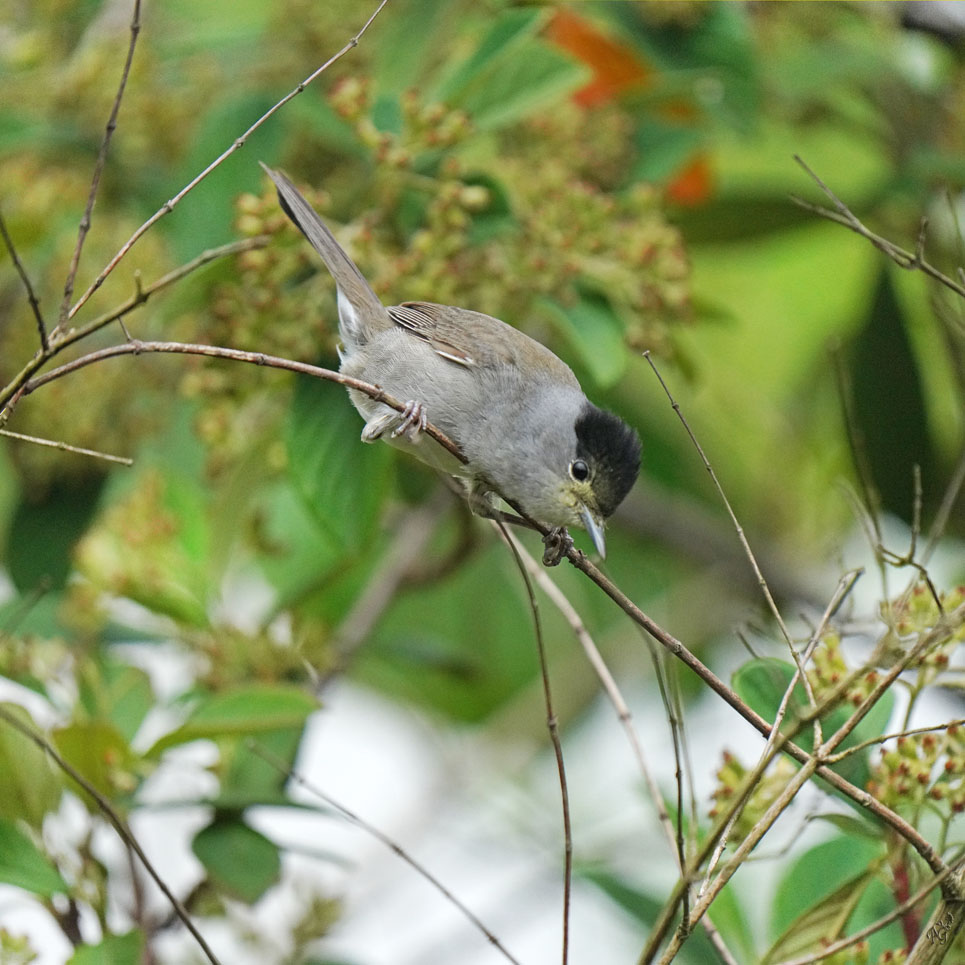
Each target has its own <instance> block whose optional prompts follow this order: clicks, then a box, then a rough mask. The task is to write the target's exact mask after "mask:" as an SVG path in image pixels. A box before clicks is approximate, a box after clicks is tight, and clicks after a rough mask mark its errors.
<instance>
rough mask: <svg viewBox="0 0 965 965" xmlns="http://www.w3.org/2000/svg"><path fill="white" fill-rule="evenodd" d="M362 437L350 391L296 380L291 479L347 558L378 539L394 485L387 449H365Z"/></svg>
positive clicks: (290, 422) (291, 416)
mask: <svg viewBox="0 0 965 965" xmlns="http://www.w3.org/2000/svg"><path fill="white" fill-rule="evenodd" d="M403 401H404V400H403ZM361 431H362V421H361V419H360V417H359V415H358V413H357V412H356V411H355V409H354V407H353V406H352V405H351V403H350V402H349V400H348V399H347V398H346V395H345V389H343V388H342V387H341V386H339V385H336V384H335V383H333V382H325V381H323V380H321V379H312V378H308V377H307V376H306V377H299V378H298V379H297V381H296V383H295V394H294V397H293V398H292V405H291V410H290V414H289V418H288V424H287V426H286V432H285V441H286V444H287V446H288V456H289V466H290V478H291V479H292V481H293V483H294V485H295V487H296V489H297V491H298V493H299V494H300V495H301V497H302V499H303V500H304V503H305V506H306V507H307V508H308V510H309V512H310V513H312V515H313V516H314V518H315V519H316V520H317V522H318V523H319V525H320V526H321V527H322V529H323V530H324V532H325V533H327V534H328V536H329V539H330V540H331V541H332V542H333V543H334V544H335V545H337V546H339V547H341V548H342V550H343V551H348V552H357V551H358V550H359V549H360V548H361V547H362V546H363V545H364V544H365V543H366V542H367V541H368V540H370V539H371V538H372V537H373V535H374V533H375V529H376V525H377V523H378V520H379V510H380V509H381V506H382V502H383V500H384V498H385V496H386V494H387V489H388V484H389V482H390V478H389V475H388V473H387V472H386V467H387V465H388V462H389V459H390V453H389V451H388V449H387V447H386V446H384V445H381V444H379V445H364V444H363V443H361V442H360V441H359V436H360V433H361Z"/></svg>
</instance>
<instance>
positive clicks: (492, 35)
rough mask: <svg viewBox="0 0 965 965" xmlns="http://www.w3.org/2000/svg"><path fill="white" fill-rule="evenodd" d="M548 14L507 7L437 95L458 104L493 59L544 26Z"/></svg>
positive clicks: (535, 10) (440, 87)
mask: <svg viewBox="0 0 965 965" xmlns="http://www.w3.org/2000/svg"><path fill="white" fill-rule="evenodd" d="M543 19H544V17H543V14H542V12H541V11H539V10H537V9H535V8H529V9H526V8H525V7H517V8H516V9H509V10H506V11H505V12H504V13H503V14H502V16H501V17H499V19H498V20H497V21H496V23H495V24H493V27H492V29H491V30H490V31H489V33H488V34H487V35H486V36H485V37H484V38H483V40H482V42H481V43H480V44H479V46H478V47H477V48H476V49H475V51H474V52H473V54H472V56H471V57H469V58H468V59H467V60H465V61H463V62H462V63H461V64H459V65H458V66H457V67H456V69H455V70H454V71H453V72H452V73H450V74H449V76H448V77H447V78H445V79H444V80H443V82H442V83H441V84H440V85H439V87H438V88H437V89H436V91H435V97H436V98H438V99H439V100H441V101H445V102H446V103H449V104H454V103H456V101H457V100H458V98H459V97H460V96H461V95H462V94H464V93H465V91H466V90H467V89H468V88H470V87H471V86H472V85H473V84H474V83H477V82H478V78H479V76H480V75H481V74H483V73H484V72H485V70H486V69H487V68H488V67H490V66H491V64H492V62H493V60H494V59H495V58H497V57H499V56H501V55H506V54H507V52H509V53H512V51H513V48H514V47H515V46H516V45H518V44H519V43H521V42H522V41H524V40H526V39H527V38H529V37H531V36H532V35H533V34H534V33H535V32H536V31H537V30H538V29H539V27H540V25H541V23H542V21H543Z"/></svg>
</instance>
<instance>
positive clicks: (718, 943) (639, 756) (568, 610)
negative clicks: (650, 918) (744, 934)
mask: <svg viewBox="0 0 965 965" xmlns="http://www.w3.org/2000/svg"><path fill="white" fill-rule="evenodd" d="M494 525H495V524H494ZM497 529H498V527H497ZM500 533H501V535H502V537H503V539H506V540H507V541H510V542H511V543H512V545H513V547H514V548H515V550H516V552H517V554H518V555H519V557H520V558H521V559H522V560H523V563H524V564H525V566H526V570H527V572H528V573H529V575H530V577H531V578H532V579H533V580H535V581H536V583H537V584H538V585H539V587H540V589H541V590H542V591H543V592H544V593H545V594H546V595H547V597H548V598H549V599H550V601H551V602H552V604H553V605H554V606H555V607H556V609H557V610H558V611H559V613H560V615H561V616H562V617H563V619H564V620H566V622H567V623H568V624H569V625H570V629H571V630H572V631H573V635H574V636H575V637H576V639H577V640H578V641H579V643H580V645H581V646H582V647H583V652H584V653H585V654H586V658H587V660H588V661H589V663H590V666H591V667H592V668H593V670H594V672H595V673H596V675H597V678H598V679H599V681H600V684H601V686H602V687H603V691H604V693H605V694H606V696H607V699H608V700H609V701H610V703H611V704H612V705H613V709H614V710H615V711H616V715H617V718H618V720H619V721H620V724H621V726H622V727H623V730H624V732H625V733H626V736H627V740H628V741H629V743H630V748H631V750H632V751H633V756H634V758H635V760H636V762H637V767H638V768H639V770H640V775H641V777H642V778H643V781H644V783H645V784H646V785H647V791H648V793H649V794H650V798H651V800H652V801H653V804H654V807H655V808H656V810H657V818H658V820H659V822H660V826H661V828H663V831H664V835H665V837H666V838H667V842H668V844H669V846H670V852H671V854H673V855H674V858H675V859H676V861H677V867H678V870H680V871H681V872H682V871H683V870H684V868H683V863H684V856H683V854H682V853H681V852H680V851H679V849H678V847H677V835H676V831H675V830H674V825H673V821H672V820H671V818H670V815H669V813H668V812H667V808H666V805H665V804H664V801H663V795H662V794H661V792H660V788H659V786H658V785H657V782H656V779H655V778H654V776H653V773H652V772H651V770H650V768H649V766H648V765H647V762H646V758H645V757H644V754H643V746H642V744H641V742H640V738H639V736H638V734H637V732H636V728H635V727H634V726H633V715H632V714H631V712H630V708H629V707H628V706H627V703H626V701H625V700H624V698H623V694H622V693H621V692H620V688H619V686H618V685H617V682H616V680H614V678H613V675H612V674H611V673H610V669H609V667H607V665H606V662H605V661H604V659H603V656H602V654H601V653H600V651H599V649H598V647H597V645H596V643H595V642H594V640H593V637H592V636H591V635H590V632H589V631H588V630H587V628H586V624H585V623H584V622H583V619H582V617H581V616H580V614H579V613H578V612H577V610H576V608H575V607H574V606H573V604H572V603H571V602H570V601H569V599H568V597H567V596H566V594H565V593H564V592H563V591H562V590H561V589H560V588H559V587H558V586H557V585H556V584H555V583H554V582H553V580H552V578H551V577H550V575H549V573H548V572H547V570H546V568H545V567H543V566H540V564H539V563H537V562H536V560H535V559H534V558H533V557H532V556H530V554H529V553H528V552H526V549H525V548H524V547H523V545H522V544H521V543H520V541H519V540H518V539H517V538H516V537H515V535H513V534H512V533H509V532H508V531H505V530H501V531H500ZM703 926H704V930H705V931H706V932H707V935H708V938H709V939H710V940H711V941H712V942H713V944H714V947H715V948H716V949H717V952H718V954H719V955H720V957H721V960H722V961H723V962H725V963H727V965H737V963H736V960H735V959H734V957H733V955H732V954H731V952H730V949H728V948H727V945H726V944H725V943H724V940H723V938H722V937H721V935H720V933H719V932H718V931H717V929H716V928H715V927H714V925H713V923H712V922H711V921H710V920H709V919H707V918H704V919H703Z"/></svg>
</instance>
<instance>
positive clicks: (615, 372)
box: [539, 290, 627, 389]
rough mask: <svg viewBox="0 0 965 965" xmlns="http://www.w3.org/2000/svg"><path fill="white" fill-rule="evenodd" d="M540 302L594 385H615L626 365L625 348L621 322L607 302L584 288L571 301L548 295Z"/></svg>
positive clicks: (601, 386) (604, 386)
mask: <svg viewBox="0 0 965 965" xmlns="http://www.w3.org/2000/svg"><path fill="white" fill-rule="evenodd" d="M539 304H540V306H541V307H542V308H543V309H544V310H545V311H546V312H547V314H549V315H550V317H551V318H552V319H553V321H554V322H555V323H556V325H557V327H558V328H559V329H560V331H561V332H562V333H563V335H564V337H565V338H566V339H567V340H568V341H569V343H570V345H571V346H572V347H573V349H574V351H575V352H576V353H577V354H578V355H579V358H580V361H581V362H582V363H583V364H584V365H585V366H586V368H587V369H588V370H589V373H590V375H591V376H592V377H593V379H594V381H595V382H596V383H597V385H598V386H599V387H600V388H602V389H606V388H609V387H610V386H612V385H614V384H615V383H616V382H617V381H618V380H619V379H620V376H622V375H623V373H624V370H625V369H626V365H627V352H626V349H625V347H624V344H623V324H622V323H621V321H620V319H619V317H618V316H617V313H616V312H615V311H614V309H613V306H612V305H611V304H610V302H609V301H607V299H606V298H604V297H603V296H601V295H598V294H596V293H595V292H592V291H590V290H585V291H583V292H582V293H581V296H580V298H579V299H578V300H577V301H576V302H574V303H573V304H571V305H561V304H560V303H559V302H555V301H551V300H550V299H548V298H544V299H541V300H540V303H539Z"/></svg>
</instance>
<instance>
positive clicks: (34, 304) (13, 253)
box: [0, 213, 50, 352]
mask: <svg viewBox="0 0 965 965" xmlns="http://www.w3.org/2000/svg"><path fill="white" fill-rule="evenodd" d="M0 235H2V236H3V243H4V244H5V245H6V247H7V251H8V252H9V254H10V260H11V261H12V262H13V267H14V268H16V269H17V274H18V275H19V276H20V280H21V281H22V282H23V287H24V288H25V289H26V291H27V301H28V302H30V308H31V310H32V311H33V313H34V320H35V321H36V323H37V334H38V335H39V336H40V348H41V350H42V351H43V352H47V351H48V349H49V348H50V343H49V342H48V340H47V326H46V324H45V323H44V317H43V315H42V314H41V312H40V299H39V298H37V293H36V292H35V291H34V286H33V285H32V284H31V283H30V276H29V275H28V274H27V269H26V268H24V266H23V262H21V260H20V256H19V255H18V254H17V248H16V246H15V245H14V243H13V238H11V237H10V232H8V231H7V223H6V222H5V221H4V220H3V214H2V213H0Z"/></svg>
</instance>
